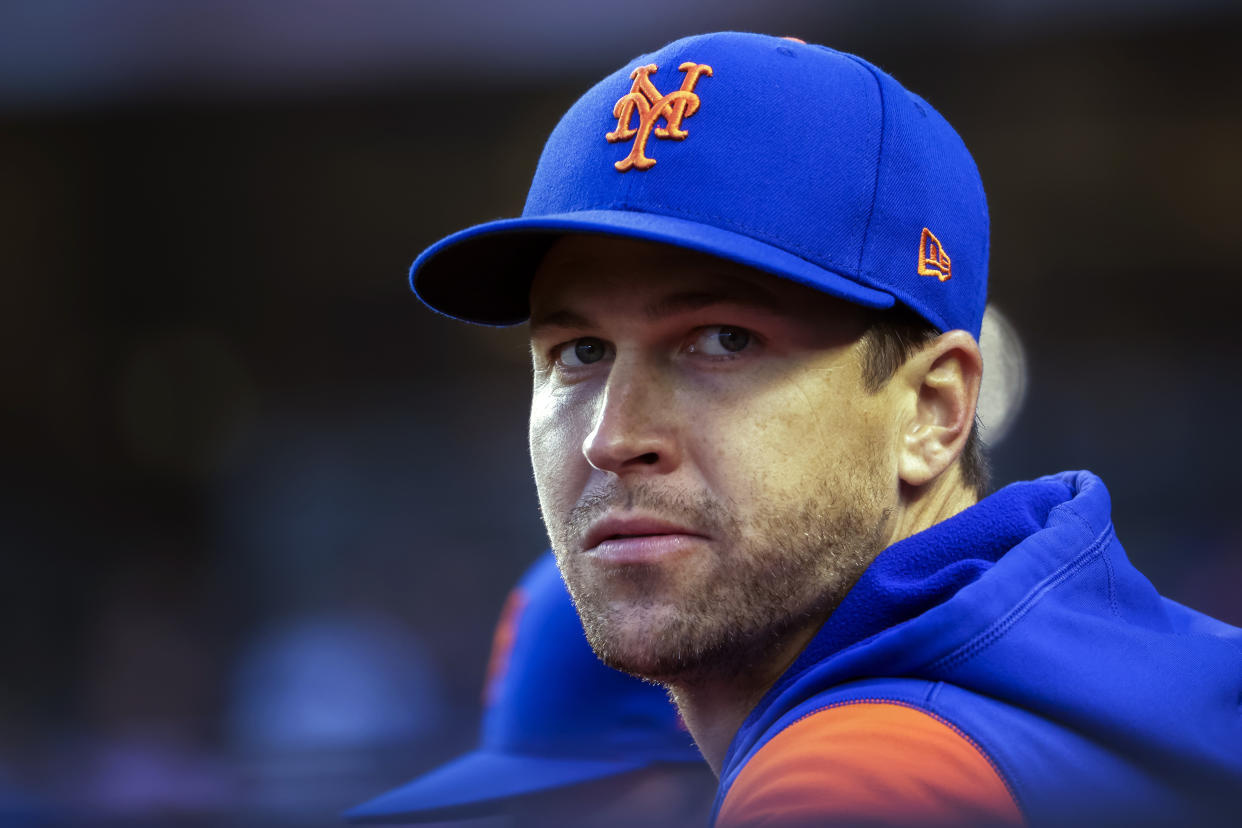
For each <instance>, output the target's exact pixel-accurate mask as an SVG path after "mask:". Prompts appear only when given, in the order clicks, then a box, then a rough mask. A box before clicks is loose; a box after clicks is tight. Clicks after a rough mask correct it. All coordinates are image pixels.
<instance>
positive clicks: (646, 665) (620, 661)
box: [584, 606, 704, 684]
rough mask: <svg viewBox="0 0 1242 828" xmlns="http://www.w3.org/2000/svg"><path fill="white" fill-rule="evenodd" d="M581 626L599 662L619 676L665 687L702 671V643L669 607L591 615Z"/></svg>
mask: <svg viewBox="0 0 1242 828" xmlns="http://www.w3.org/2000/svg"><path fill="white" fill-rule="evenodd" d="M584 627H585V629H586V633H587V640H588V641H589V642H590V644H591V647H592V648H593V649H594V650H595V654H596V655H597V656H599V659H600V661H602V662H604V663H605V664H607V665H608V666H609V667H612V668H613V669H615V670H620V671H621V672H623V673H629V674H630V675H632V676H637V677H639V678H643V679H647V680H648V681H654V682H657V683H659V684H668V683H670V682H675V681H676V680H678V679H679V678H682V677H684V676H686V675H689V674H693V673H697V672H698V671H699V670H700V669H701V668H702V664H701V660H702V659H701V654H702V652H703V650H704V648H703V646H702V642H701V641H698V640H696V639H697V636H695V635H694V634H693V632H691V631H689V630H687V629H686V624H685V615H684V614H683V613H679V612H678V611H677V610H675V609H673V608H672V607H667V606H661V607H651V606H646V607H643V608H642V609H635V608H628V609H627V610H626V611H625V612H624V613H623V614H620V615H619V616H617V615H614V616H612V617H601V616H600V615H595V616H594V617H591V618H590V619H589V620H587V619H585V618H584Z"/></svg>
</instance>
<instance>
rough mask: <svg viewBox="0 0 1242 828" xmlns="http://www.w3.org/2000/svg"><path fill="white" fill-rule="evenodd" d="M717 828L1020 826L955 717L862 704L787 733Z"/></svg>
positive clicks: (888, 703) (830, 710) (738, 782)
mask: <svg viewBox="0 0 1242 828" xmlns="http://www.w3.org/2000/svg"><path fill="white" fill-rule="evenodd" d="M716 824H717V825H718V826H722V828H725V827H726V826H727V827H728V828H733V827H734V826H752V825H763V826H781V827H782V828H794V826H806V825H832V824H847V825H892V824H897V825H961V824H967V825H1021V824H1023V817H1022V814H1021V812H1020V811H1019V809H1018V805H1017V803H1016V801H1015V798H1014V796H1013V794H1012V793H1011V792H1010V790H1009V788H1008V786H1007V785H1006V783H1005V780H1004V779H1003V777H1002V776H1001V774H1000V773H999V771H998V770H997V768H996V767H995V766H994V765H993V763H992V761H991V759H990V758H989V757H988V755H987V754H986V753H985V752H984V750H983V749H982V748H980V747H979V745H977V744H976V743H975V742H974V741H973V740H972V739H970V738H969V737H968V736H967V735H966V734H965V733H963V732H962V731H961V730H959V729H958V728H956V727H955V726H954V725H952V724H951V723H949V722H948V721H946V720H944V719H942V718H940V717H938V716H936V715H935V714H933V713H930V712H928V711H926V710H922V709H919V708H917V707H915V706H913V705H910V704H906V703H902V702H897V701H892V700H863V701H851V702H848V703H840V704H833V705H829V706H826V707H823V708H821V709H818V710H815V711H813V712H811V713H809V714H807V715H805V716H803V717H802V718H800V719H798V720H796V721H794V722H793V723H791V724H789V725H787V726H786V727H784V728H783V729H781V730H780V731H779V732H778V733H776V734H775V735H774V736H772V737H771V738H770V739H768V740H767V741H766V743H765V744H764V745H763V746H762V747H761V748H759V750H758V751H756V752H755V753H754V754H752V755H751V757H750V759H749V760H748V761H747V762H746V764H745V766H744V767H743V768H742V769H741V770H740V772H739V773H738V774H737V776H736V777H735V779H734V781H733V784H732V785H731V787H730V789H729V792H728V794H727V796H726V797H725V799H724V801H723V802H722V804H721V808H720V812H719V816H718V818H717V823H716Z"/></svg>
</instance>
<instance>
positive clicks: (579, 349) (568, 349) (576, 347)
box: [556, 336, 608, 368]
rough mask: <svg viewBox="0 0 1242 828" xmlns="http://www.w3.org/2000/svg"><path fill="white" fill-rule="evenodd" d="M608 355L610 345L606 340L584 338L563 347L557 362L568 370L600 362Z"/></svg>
mask: <svg viewBox="0 0 1242 828" xmlns="http://www.w3.org/2000/svg"><path fill="white" fill-rule="evenodd" d="M607 355H608V345H607V344H606V343H605V342H604V340H602V339H596V338H595V337H593V336H584V337H582V338H581V339H575V340H573V341H571V342H566V343H565V344H564V345H562V346H561V347H560V350H559V351H557V353H556V360H557V362H559V363H561V364H562V365H564V366H565V367H567V368H579V367H581V366H583V365H590V364H591V363H593V362H599V361H600V360H601V359H603V358H604V357H605V356H607Z"/></svg>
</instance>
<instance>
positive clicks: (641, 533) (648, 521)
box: [583, 516, 706, 552]
mask: <svg viewBox="0 0 1242 828" xmlns="http://www.w3.org/2000/svg"><path fill="white" fill-rule="evenodd" d="M644 538H650V539H651V541H656V542H658V541H660V540H666V541H672V540H675V539H694V538H697V539H705V538H706V535H704V534H702V533H701V532H696V531H695V530H694V529H691V528H688V527H686V526H682V525H680V524H677V523H673V522H671V521H666V520H661V519H659V518H654V517H641V516H629V517H619V516H613V517H606V518H604V519H603V520H601V521H599V522H598V523H595V524H594V525H592V526H591V529H590V531H588V532H587V536H586V542H585V543H584V544H583V546H584V548H585V549H586V550H587V551H588V552H589V551H591V550H592V549H596V548H597V547H599V546H600V544H603V543H606V542H616V541H632V542H639V541H641V540H642V539H644Z"/></svg>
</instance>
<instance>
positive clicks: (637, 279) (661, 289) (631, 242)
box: [530, 235, 865, 327]
mask: <svg viewBox="0 0 1242 828" xmlns="http://www.w3.org/2000/svg"><path fill="white" fill-rule="evenodd" d="M674 298H677V299H680V300H682V301H680V302H678V303H677V304H679V305H681V306H685V307H687V308H692V307H693V306H694V305H695V304H696V301H697V304H701V305H707V304H713V303H731V304H740V305H753V306H756V307H758V308H761V309H763V310H766V311H770V312H774V313H777V314H781V315H787V316H797V317H802V318H807V319H810V320H815V321H817V322H822V323H824V324H832V323H836V324H840V323H842V322H846V321H847V320H848V321H856V320H861V319H862V318H863V317H864V316H865V310H864V309H863V308H861V307H859V306H857V305H853V304H851V303H848V302H845V301H842V300H840V299H837V298H835V297H832V296H829V295H828V294H825V293H822V292H820V291H817V290H814V289H812V288H809V287H806V286H804V285H800V284H797V283H794V282H791V281H788V280H785V279H781V278H780V277H777V276H773V275H771V274H769V273H764V272H762V271H759V270H756V269H754V268H750V267H746V266H745V265H741V264H738V263H736V262H731V261H728V260H726V259H720V258H717V257H715V256H709V255H707V254H705V253H699V252H698V251H695V250H688V249H685V248H680V247H674V246H672V245H666V244H659V243H656V242H649V241H643V240H638V239H625V238H613V237H608V236H589V235H570V236H564V237H562V238H561V239H558V240H557V241H556V242H555V243H554V244H553V245H552V247H551V248H550V249H549V250H548V253H547V254H546V255H545V256H544V258H543V260H542V261H541V262H540V264H539V267H538V269H537V270H536V272H535V277H534V280H533V282H532V283H531V296H530V306H531V322H532V325H533V326H535V327H537V326H538V325H539V323H540V321H541V320H542V319H545V318H547V317H548V316H549V315H552V314H556V313H558V312H561V311H564V310H567V309H576V308H578V307H581V306H586V305H599V304H604V305H606V306H607V307H609V308H615V309H623V308H625V307H627V306H630V305H635V304H638V303H643V304H645V305H646V306H647V307H649V308H650V307H653V306H658V305H659V303H660V302H661V301H662V300H667V299H674ZM834 326H835V325H834Z"/></svg>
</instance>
